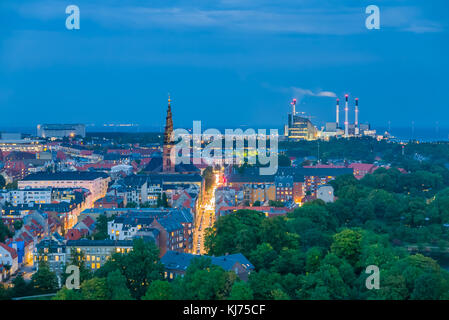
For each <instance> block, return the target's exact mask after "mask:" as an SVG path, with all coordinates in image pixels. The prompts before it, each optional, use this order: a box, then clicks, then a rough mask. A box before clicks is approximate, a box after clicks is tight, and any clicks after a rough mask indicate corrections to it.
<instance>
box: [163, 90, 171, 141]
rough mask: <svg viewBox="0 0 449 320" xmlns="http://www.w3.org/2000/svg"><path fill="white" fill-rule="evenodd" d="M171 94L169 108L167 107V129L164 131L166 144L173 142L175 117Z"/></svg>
mask: <svg viewBox="0 0 449 320" xmlns="http://www.w3.org/2000/svg"><path fill="white" fill-rule="evenodd" d="M170 101H171V99H170V94H169V95H168V108H167V116H166V118H165V131H164V144H169V143H171V142H172V141H171V135H172V132H173V118H172V113H171V106H170Z"/></svg>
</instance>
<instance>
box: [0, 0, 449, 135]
mask: <svg viewBox="0 0 449 320" xmlns="http://www.w3.org/2000/svg"><path fill="white" fill-rule="evenodd" d="M71 4H75V5H77V6H78V7H79V8H80V12H81V14H80V15H81V28H80V30H67V29H66V28H65V20H66V17H67V16H68V15H67V14H66V13H65V8H66V6H68V5H71ZM371 4H374V5H377V6H379V8H380V24H381V28H380V30H367V29H366V27H365V19H366V17H367V16H368V14H366V13H365V8H366V6H368V5H371ZM448 14H449V3H448V1H447V0H441V1H437V0H429V1H424V0H416V1H405V0H404V1H401V0H396V1H393V0H370V1H357V0H335V1H330V0H258V1H256V0H217V1H215V0H182V1H181V0H180V1H172V0H154V1H144V0H140V1H137V0H126V1H115V0H73V1H72V0H71V1H53V0H42V1H30V0H20V1H17V0H1V3H0V128H1V127H2V126H3V127H5V126H8V127H11V126H28V125H30V126H34V125H36V124H37V123H71V122H81V123H95V124H103V123H138V124H140V125H142V126H155V127H159V126H160V125H163V123H164V121H165V112H166V106H167V94H168V92H170V94H171V96H172V108H173V113H174V123H175V127H178V126H185V127H191V126H192V121H193V120H202V121H203V123H204V126H208V127H213V126H214V127H219V128H222V127H229V128H233V127H236V126H240V125H248V126H251V127H253V128H270V127H281V126H282V124H283V123H284V122H285V121H286V114H287V112H288V111H290V106H289V101H290V100H291V99H292V98H297V99H298V100H299V104H298V106H297V110H299V111H304V112H306V113H307V114H309V115H311V116H313V117H314V118H312V121H313V122H314V123H316V124H317V125H320V124H323V123H324V122H326V121H334V119H335V97H336V96H338V97H339V98H340V100H341V105H342V100H344V94H345V93H349V95H350V98H352V99H353V98H355V97H358V98H359V100H360V122H370V123H371V124H374V125H378V126H386V125H387V122H388V121H391V126H403V127H407V126H410V125H411V122H412V121H414V122H415V126H417V127H419V126H429V127H433V126H435V123H436V122H437V121H438V122H439V126H440V127H449V81H448V74H449V73H448V71H449V41H448V40H449V37H448V32H449V26H448V21H447V18H448ZM353 101H354V100H351V101H350V103H351V104H352V103H353ZM352 116H353V114H352V112H351V113H350V119H352Z"/></svg>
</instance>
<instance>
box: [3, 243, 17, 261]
mask: <svg viewBox="0 0 449 320" xmlns="http://www.w3.org/2000/svg"><path fill="white" fill-rule="evenodd" d="M0 247H2V248H3V249H5V250H6V251H8V252H9V254H10V255H11V257H12V258H13V259H15V258H17V251H16V250H14V249H13V248H11V247H8V246H7V245H6V244H4V243H0Z"/></svg>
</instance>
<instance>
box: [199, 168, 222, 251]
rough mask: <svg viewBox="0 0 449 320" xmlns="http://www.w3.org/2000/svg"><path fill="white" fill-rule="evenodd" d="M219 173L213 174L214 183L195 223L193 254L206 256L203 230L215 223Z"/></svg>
mask: <svg viewBox="0 0 449 320" xmlns="http://www.w3.org/2000/svg"><path fill="white" fill-rule="evenodd" d="M220 181H221V179H220V173H215V183H214V185H213V186H212V189H211V190H210V192H209V193H207V194H206V195H205V197H204V203H202V204H201V206H200V208H199V210H198V214H197V215H196V221H195V232H194V235H193V248H194V252H193V253H194V254H206V250H205V247H204V237H205V234H206V233H205V230H206V229H207V228H210V227H212V226H213V225H214V222H215V190H216V189H217V188H218V187H220V186H221V182H220Z"/></svg>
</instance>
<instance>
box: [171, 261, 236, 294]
mask: <svg viewBox="0 0 449 320" xmlns="http://www.w3.org/2000/svg"><path fill="white" fill-rule="evenodd" d="M236 277H237V276H236V274H235V273H234V272H226V271H224V270H223V269H222V268H221V267H219V266H217V265H213V264H212V262H211V260H210V258H205V257H199V258H195V259H193V260H192V261H191V263H190V265H189V267H188V268H187V270H186V274H185V276H184V277H183V278H182V279H181V280H180V281H179V287H178V288H177V290H176V293H175V294H176V295H177V296H176V297H177V298H178V299H190V300H223V299H227V298H228V297H229V295H230V293H231V290H232V286H233V284H234V282H235V280H236Z"/></svg>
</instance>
